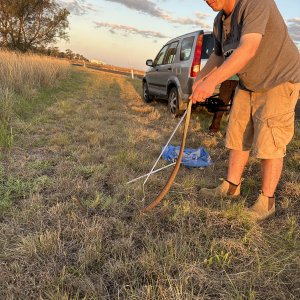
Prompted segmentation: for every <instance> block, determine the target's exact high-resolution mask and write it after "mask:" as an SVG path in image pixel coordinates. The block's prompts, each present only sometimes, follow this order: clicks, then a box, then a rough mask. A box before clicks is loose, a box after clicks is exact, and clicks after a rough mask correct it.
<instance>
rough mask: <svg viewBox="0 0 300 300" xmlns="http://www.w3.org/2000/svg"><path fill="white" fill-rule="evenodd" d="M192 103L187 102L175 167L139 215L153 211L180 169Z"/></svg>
mask: <svg viewBox="0 0 300 300" xmlns="http://www.w3.org/2000/svg"><path fill="white" fill-rule="evenodd" d="M192 104H193V103H192V101H191V100H190V101H189V104H188V107H187V113H186V118H185V123H184V128H183V134H182V140H181V146H180V151H179V155H178V158H177V162H176V164H175V167H174V169H173V171H172V173H171V175H170V177H169V180H168V182H167V183H166V185H165V187H164V188H163V190H162V191H161V192H160V193H159V195H158V196H157V197H156V198H155V199H154V200H153V201H152V202H151V203H150V204H149V205H148V206H146V207H145V208H144V209H142V210H141V211H140V213H141V214H144V213H147V212H149V211H150V210H151V209H153V208H154V207H155V206H157V205H158V204H159V203H160V202H161V201H162V200H163V198H164V197H165V195H166V194H167V193H168V191H169V190H170V188H171V186H172V184H173V182H174V180H175V178H176V175H177V173H178V170H179V167H180V163H181V160H182V156H183V151H184V147H185V142H186V137H187V131H188V127H189V123H190V118H191V111H192Z"/></svg>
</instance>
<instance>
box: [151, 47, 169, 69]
mask: <svg viewBox="0 0 300 300" xmlns="http://www.w3.org/2000/svg"><path fill="white" fill-rule="evenodd" d="M169 46H170V45H166V46H164V47H163V48H162V49H161V50H160V51H159V53H158V54H157V56H156V58H155V60H154V65H155V66H157V65H162V64H163V61H164V58H165V56H166V52H167V50H168V48H169Z"/></svg>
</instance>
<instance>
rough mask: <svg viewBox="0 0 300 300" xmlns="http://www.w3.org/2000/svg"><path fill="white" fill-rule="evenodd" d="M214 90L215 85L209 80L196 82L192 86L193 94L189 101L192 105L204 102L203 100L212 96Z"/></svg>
mask: <svg viewBox="0 0 300 300" xmlns="http://www.w3.org/2000/svg"><path fill="white" fill-rule="evenodd" d="M215 88H216V84H215V83H213V82H212V81H211V80H209V79H207V80H198V81H196V82H195V83H194V85H193V88H192V90H193V93H192V95H191V96H190V100H192V101H193V104H195V103H197V102H204V101H205V99H207V98H209V97H210V96H212V95H213V93H214V91H215Z"/></svg>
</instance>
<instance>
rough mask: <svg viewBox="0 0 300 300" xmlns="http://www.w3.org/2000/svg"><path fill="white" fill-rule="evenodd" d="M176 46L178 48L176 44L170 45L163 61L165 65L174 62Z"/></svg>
mask: <svg viewBox="0 0 300 300" xmlns="http://www.w3.org/2000/svg"><path fill="white" fill-rule="evenodd" d="M177 46H178V42H174V43H172V44H171V45H170V47H169V49H168V51H167V54H166V56H165V59H164V64H165V65H168V64H172V63H173V62H174V59H175V56H176V52H177Z"/></svg>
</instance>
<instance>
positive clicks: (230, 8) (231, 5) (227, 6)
mask: <svg viewBox="0 0 300 300" xmlns="http://www.w3.org/2000/svg"><path fill="white" fill-rule="evenodd" d="M236 2H237V0H228V1H227V2H226V3H225V5H224V7H223V11H224V13H225V16H226V17H228V16H229V15H230V14H231V13H232V11H233V9H234V7H235V3H236Z"/></svg>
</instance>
